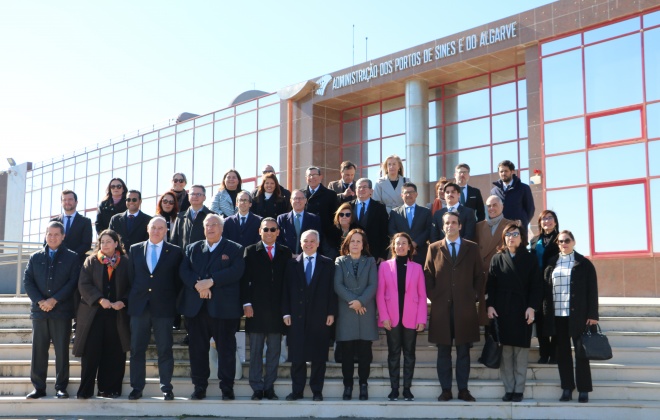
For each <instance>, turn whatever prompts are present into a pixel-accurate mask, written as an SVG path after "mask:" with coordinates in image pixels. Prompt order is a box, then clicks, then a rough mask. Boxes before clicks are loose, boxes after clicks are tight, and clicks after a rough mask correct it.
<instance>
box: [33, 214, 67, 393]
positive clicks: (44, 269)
mask: <svg viewBox="0 0 660 420" xmlns="http://www.w3.org/2000/svg"><path fill="white" fill-rule="evenodd" d="M64 238H65V235H64V226H63V225H62V224H61V223H60V222H50V223H48V226H47V227H46V246H44V249H42V250H41V251H37V252H35V253H34V254H32V255H31V256H30V260H29V261H28V264H27V267H25V276H24V277H23V286H24V287H25V292H26V293H27V295H28V297H29V298H30V300H31V301H32V307H31V313H30V318H31V319H32V361H31V365H30V380H31V381H32V385H34V391H32V392H30V393H29V394H28V395H27V398H29V399H36V398H41V397H45V396H46V374H47V371H48V348H49V347H50V343H51V341H52V342H53V347H54V349H55V390H56V391H57V392H56V394H55V396H56V397H57V398H69V394H68V393H67V391H66V387H67V386H68V385H69V339H70V337H71V319H72V318H73V291H74V289H75V288H76V287H77V286H78V277H79V276H80V259H79V257H78V254H76V253H75V252H73V251H71V250H69V249H68V248H67V247H66V246H64V244H63V242H64Z"/></svg>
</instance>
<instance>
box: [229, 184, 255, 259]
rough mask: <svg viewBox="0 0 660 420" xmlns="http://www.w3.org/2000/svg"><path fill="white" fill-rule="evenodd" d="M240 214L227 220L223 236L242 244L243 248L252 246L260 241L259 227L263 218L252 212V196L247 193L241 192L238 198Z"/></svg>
mask: <svg viewBox="0 0 660 420" xmlns="http://www.w3.org/2000/svg"><path fill="white" fill-rule="evenodd" d="M236 204H238V206H237V207H238V213H236V214H235V215H233V216H229V217H227V218H226V219H225V226H224V229H223V232H222V234H223V235H224V237H225V238H227V239H229V240H230V241H234V242H236V243H238V244H241V246H242V247H246V246H248V245H252V244H254V243H256V242H257V241H259V239H260V237H259V226H260V225H261V216H257V215H256V214H254V213H252V212H251V211H250V207H252V196H251V195H250V194H249V193H248V192H247V191H241V192H239V193H238V195H237V196H236Z"/></svg>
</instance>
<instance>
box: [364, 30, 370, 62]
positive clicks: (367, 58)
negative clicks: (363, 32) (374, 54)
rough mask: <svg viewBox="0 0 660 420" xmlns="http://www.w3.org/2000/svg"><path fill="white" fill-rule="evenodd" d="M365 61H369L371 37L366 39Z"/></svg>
mask: <svg viewBox="0 0 660 420" xmlns="http://www.w3.org/2000/svg"><path fill="white" fill-rule="evenodd" d="M364 61H369V37H368V36H365V37H364Z"/></svg>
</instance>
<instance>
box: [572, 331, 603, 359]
mask: <svg viewBox="0 0 660 420" xmlns="http://www.w3.org/2000/svg"><path fill="white" fill-rule="evenodd" d="M596 325H597V326H598V330H597V331H593V332H592V331H591V328H589V326H588V325H587V326H586V327H585V329H584V332H583V333H582V335H580V337H578V339H577V343H576V344H575V356H576V357H579V358H581V359H587V360H610V359H611V358H612V347H611V346H610V342H609V340H608V339H607V337H606V336H605V334H603V332H602V331H601V330H600V325H599V324H596Z"/></svg>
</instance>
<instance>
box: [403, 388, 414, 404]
mask: <svg viewBox="0 0 660 420" xmlns="http://www.w3.org/2000/svg"><path fill="white" fill-rule="evenodd" d="M403 399H404V400H406V401H415V396H414V395H413V394H412V392H410V388H406V387H403Z"/></svg>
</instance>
